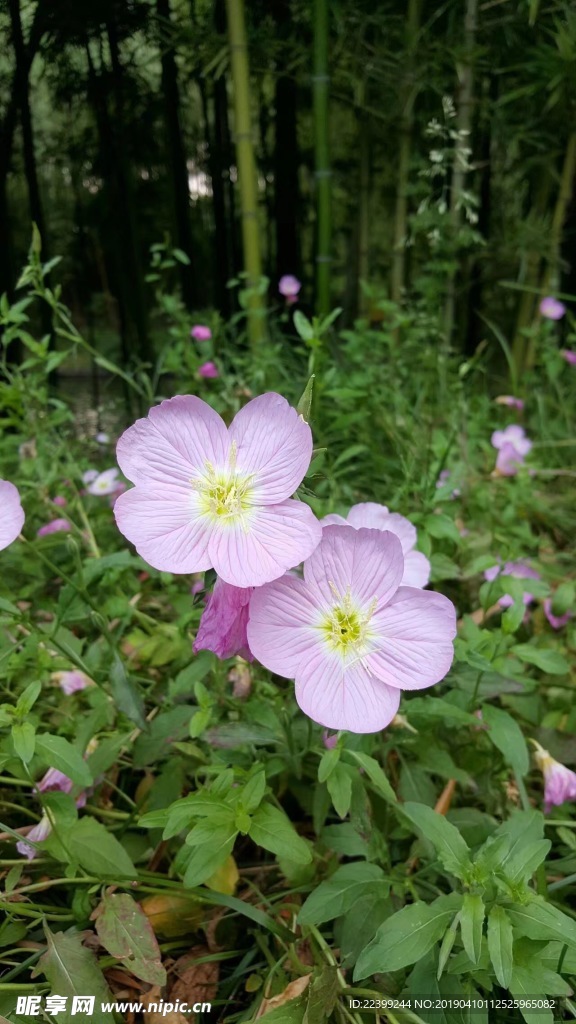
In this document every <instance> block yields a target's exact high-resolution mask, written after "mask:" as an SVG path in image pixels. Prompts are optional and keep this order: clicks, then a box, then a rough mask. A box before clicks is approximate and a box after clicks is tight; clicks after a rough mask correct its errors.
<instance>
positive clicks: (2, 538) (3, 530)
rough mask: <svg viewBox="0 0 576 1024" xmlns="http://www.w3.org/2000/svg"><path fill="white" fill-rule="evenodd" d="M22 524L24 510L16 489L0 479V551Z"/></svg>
mask: <svg viewBox="0 0 576 1024" xmlns="http://www.w3.org/2000/svg"><path fill="white" fill-rule="evenodd" d="M23 526H24V511H23V509H22V505H21V504H20V495H19V494H18V490H17V489H16V487H14V484H11V483H10V482H9V481H8V480H0V551H2V550H3V549H4V548H7V547H8V545H9V544H11V543H12V541H14V540H16V537H17V536H18V534H19V533H20V532H21V530H22V527H23Z"/></svg>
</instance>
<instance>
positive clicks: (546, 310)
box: [540, 295, 566, 320]
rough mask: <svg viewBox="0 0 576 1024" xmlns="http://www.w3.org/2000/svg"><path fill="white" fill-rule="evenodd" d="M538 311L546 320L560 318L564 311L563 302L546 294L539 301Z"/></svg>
mask: <svg viewBox="0 0 576 1024" xmlns="http://www.w3.org/2000/svg"><path fill="white" fill-rule="evenodd" d="M540 312H541V314H542V316H544V317H546V319H547V320H561V319H562V317H563V316H564V314H565V312H566V306H565V305H564V303H562V302H559V301H558V299H555V298H553V297H552V296H551V295H548V296H547V297H546V298H545V299H542V301H541V303H540Z"/></svg>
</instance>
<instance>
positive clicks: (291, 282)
mask: <svg viewBox="0 0 576 1024" xmlns="http://www.w3.org/2000/svg"><path fill="white" fill-rule="evenodd" d="M301 287H302V283H301V282H300V281H299V280H298V278H297V277H294V275H293V274H284V275H283V277H281V278H280V280H279V282H278V291H279V292H280V295H283V296H284V298H285V299H286V302H287V303H288V304H290V303H292V302H296V300H297V298H298V292H299V291H300V289H301Z"/></svg>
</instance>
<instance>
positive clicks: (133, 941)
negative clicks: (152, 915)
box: [92, 893, 166, 985]
mask: <svg viewBox="0 0 576 1024" xmlns="http://www.w3.org/2000/svg"><path fill="white" fill-rule="evenodd" d="M92 917H93V919H95V920H96V931H97V933H98V937H99V939H100V942H101V943H102V945H103V946H104V949H106V950H108V952H109V953H110V955H111V956H113V957H116V959H117V960H122V962H123V963H124V966H125V967H127V968H128V970H129V971H131V972H132V974H134V975H136V977H137V978H140V979H141V980H142V981H148V982H150V984H151V985H165V984H166V970H165V968H164V967H163V966H162V960H161V954H160V949H159V946H158V942H157V940H156V936H155V935H154V932H153V930H152V925H151V924H150V921H149V920H148V918H147V917H146V914H145V913H144V911H143V910H142V907H141V906H140V905H139V904H138V903H136V901H135V900H134V899H133V898H132V896H129V895H128V893H121V894H119V895H116V894H114V895H108V894H107V895H106V896H105V897H104V899H103V900H102V903H100V904H99V906H98V907H97V908H96V910H95V912H94V914H93V915H92Z"/></svg>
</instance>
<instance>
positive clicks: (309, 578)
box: [248, 526, 456, 733]
mask: <svg viewBox="0 0 576 1024" xmlns="http://www.w3.org/2000/svg"><path fill="white" fill-rule="evenodd" d="M403 574H404V558H403V556H402V546H401V543H400V541H399V539H398V537H396V536H395V534H393V533H390V532H389V531H381V530H366V529H359V530H355V529H353V528H351V527H350V526H327V527H326V528H325V529H324V530H323V533H322V540H321V542H320V544H319V545H318V547H317V548H316V550H315V551H314V552H313V554H312V555H311V556H310V558H308V560H307V561H305V562H304V579H298V577H296V576H294V575H292V574H290V575H286V576H284V577H283V578H282V579H280V580H276V581H275V582H273V583H269V584H267V585H266V586H264V587H258V588H257V589H256V590H255V591H254V593H253V594H252V598H251V600H250V618H249V620H248V641H249V643H250V650H251V651H252V653H253V655H254V657H256V658H258V660H259V661H260V662H261V663H262V664H263V665H264V666H265V667H266V668H268V669H270V670H271V671H272V672H276V673H277V674H278V675H280V676H286V677H288V678H289V679H294V680H295V683H296V700H297V702H298V704H299V705H300V707H301V709H302V710H303V711H304V713H305V714H307V715H308V716H309V717H310V718H312V719H313V720H314V721H315V722H318V723H319V724H320V725H323V726H325V727H326V728H328V729H348V730H350V731H351V732H358V733H367V732H377V731H378V730H380V729H383V728H384V726H386V725H388V724H389V723H390V722H391V721H392V719H393V718H394V715H395V714H396V712H397V710H398V706H399V703H400V694H401V691H402V690H420V689H423V688H425V687H428V686H432V685H433V684H434V683H437V682H439V681H440V679H443V678H444V676H445V675H446V673H447V672H448V670H449V668H450V665H451V664H452V659H453V656H454V651H453V646H452V640H453V638H454V636H455V635H456V613H455V609H454V606H453V604H452V602H451V601H449V600H448V599H447V598H446V597H443V596H442V595H441V594H434V593H432V592H430V591H426V590H418V589H416V588H413V587H403V586H400V584H401V581H402V576H403Z"/></svg>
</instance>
